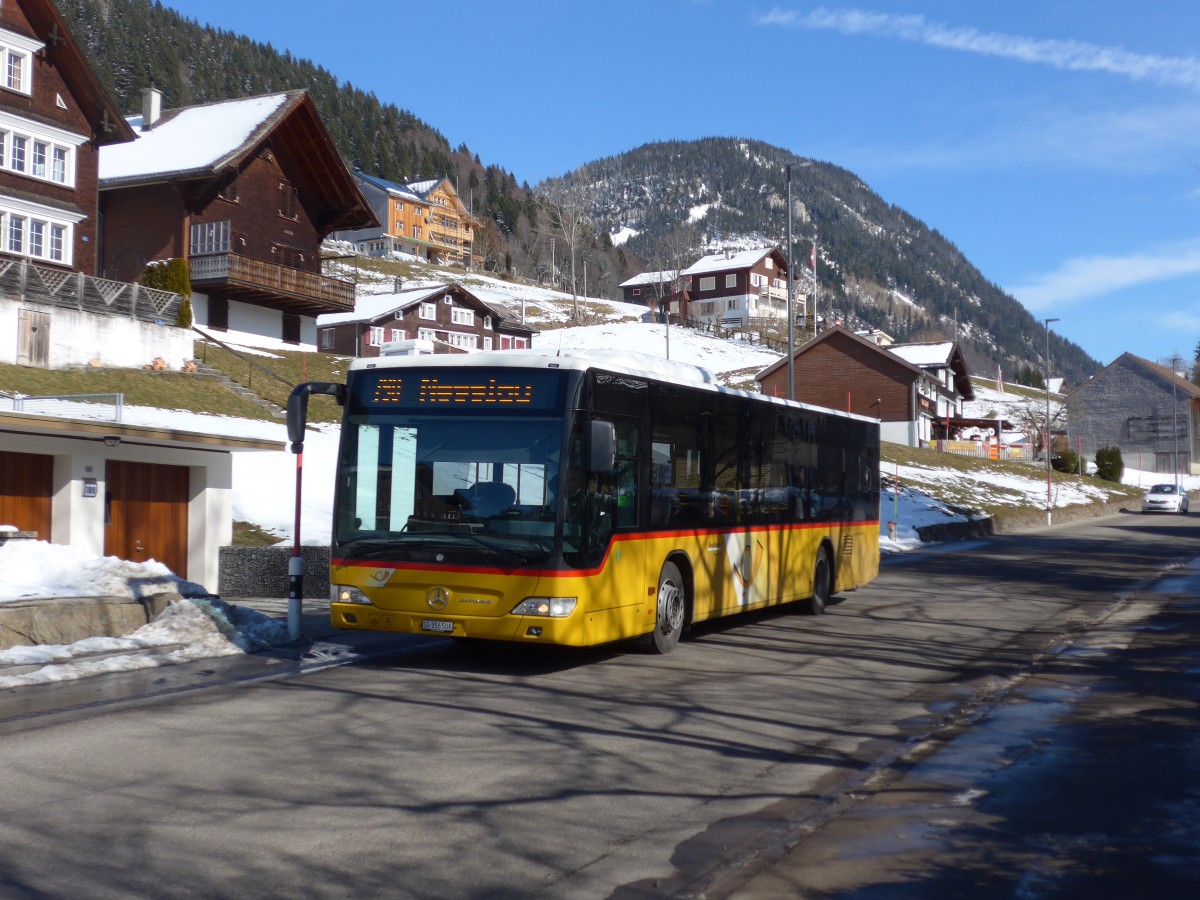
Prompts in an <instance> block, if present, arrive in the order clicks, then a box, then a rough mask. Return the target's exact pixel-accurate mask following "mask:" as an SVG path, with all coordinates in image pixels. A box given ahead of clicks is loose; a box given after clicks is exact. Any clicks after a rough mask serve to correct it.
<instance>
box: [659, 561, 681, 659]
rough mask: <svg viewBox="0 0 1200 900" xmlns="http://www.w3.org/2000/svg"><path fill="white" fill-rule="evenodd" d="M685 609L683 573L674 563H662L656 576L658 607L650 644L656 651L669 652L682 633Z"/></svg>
mask: <svg viewBox="0 0 1200 900" xmlns="http://www.w3.org/2000/svg"><path fill="white" fill-rule="evenodd" d="M686 611H687V591H686V590H685V588H684V584H683V575H682V574H680V572H679V567H678V566H677V565H675V563H671V562H668V563H663V567H662V572H660V573H659V576H658V608H657V612H656V615H655V621H654V632H653V633H652V634H651V636H650V637H651V646H652V647H653V648H654V651H655V652H656V653H670V652H671V651H672V650H674V649H675V645H676V644H678V643H679V636H680V635H681V634H683V627H684V618H685V613H686Z"/></svg>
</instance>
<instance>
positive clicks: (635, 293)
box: [630, 288, 642, 297]
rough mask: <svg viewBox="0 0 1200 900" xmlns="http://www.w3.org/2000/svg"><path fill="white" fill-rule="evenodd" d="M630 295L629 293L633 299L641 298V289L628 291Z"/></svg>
mask: <svg viewBox="0 0 1200 900" xmlns="http://www.w3.org/2000/svg"><path fill="white" fill-rule="evenodd" d="M630 293H631V294H632V295H633V296H634V297H640V296H642V289H641V288H634V289H633V290H632V291H630Z"/></svg>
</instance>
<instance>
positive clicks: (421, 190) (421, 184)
mask: <svg viewBox="0 0 1200 900" xmlns="http://www.w3.org/2000/svg"><path fill="white" fill-rule="evenodd" d="M442 180H443V179H441V178H429V179H426V180H425V181H410V182H409V183H408V185H407V187H408V189H409V190H410V191H414V192H415V193H418V194H427V193H429V192H430V191H432V190H433V189H434V188H435V187H437V184H438V182H439V181H442Z"/></svg>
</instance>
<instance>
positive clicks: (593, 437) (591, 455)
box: [588, 420, 617, 474]
mask: <svg viewBox="0 0 1200 900" xmlns="http://www.w3.org/2000/svg"><path fill="white" fill-rule="evenodd" d="M590 424H591V428H590V431H589V434H588V448H589V449H588V472H590V473H593V474H594V473H606V472H611V471H612V470H613V466H615V465H616V464H617V427H616V426H615V425H613V423H612V422H601V421H599V420H593V421H592V422H591V423H590Z"/></svg>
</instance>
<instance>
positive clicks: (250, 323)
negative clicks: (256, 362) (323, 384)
mask: <svg viewBox="0 0 1200 900" xmlns="http://www.w3.org/2000/svg"><path fill="white" fill-rule="evenodd" d="M192 313H193V315H194V316H195V319H196V326H197V327H198V328H200V329H201V330H202V331H209V328H208V296H207V295H205V294H199V293H197V294H192ZM210 333H211V334H212V336H213V337H215V338H217V340H220V341H224V342H225V343H227V344H240V345H243V346H247V347H263V348H265V349H268V350H275V349H278V350H307V351H308V352H310V353H315V352H316V351H317V320H316V317H315V316H301V317H300V343H299V344H289V343H285V342H284V340H283V313H281V312H280V311H279V310H277V309H267V308H265V307H262V306H254V305H252V304H249V303H241V302H239V301H237V300H232V301H230V303H229V328H228V330H226V331H211V332H210Z"/></svg>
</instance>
